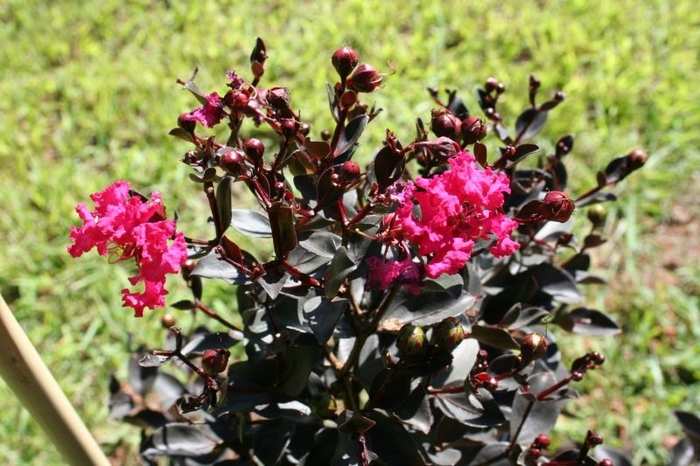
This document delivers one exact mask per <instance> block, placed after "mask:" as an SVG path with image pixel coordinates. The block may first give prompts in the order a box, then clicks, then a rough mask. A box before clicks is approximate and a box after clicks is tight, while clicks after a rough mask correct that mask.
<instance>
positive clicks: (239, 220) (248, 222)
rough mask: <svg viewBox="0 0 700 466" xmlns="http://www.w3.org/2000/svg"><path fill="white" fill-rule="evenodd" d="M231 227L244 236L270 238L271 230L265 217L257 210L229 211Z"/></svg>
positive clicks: (268, 220)
mask: <svg viewBox="0 0 700 466" xmlns="http://www.w3.org/2000/svg"><path fill="white" fill-rule="evenodd" d="M230 218H231V226H232V227H233V228H235V229H236V230H238V231H240V232H241V233H243V234H244V235H248V236H253V237H255V238H272V228H270V219H269V218H268V217H267V215H265V214H263V213H261V212H258V211H257V210H243V209H233V210H231V215H230Z"/></svg>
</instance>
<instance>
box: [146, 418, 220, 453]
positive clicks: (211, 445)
mask: <svg viewBox="0 0 700 466" xmlns="http://www.w3.org/2000/svg"><path fill="white" fill-rule="evenodd" d="M151 442H152V445H151V447H150V448H147V449H145V450H144V451H142V454H144V455H168V456H180V455H182V456H188V457H192V456H200V455H206V454H207V453H211V452H212V451H213V450H214V449H215V448H216V447H217V446H219V445H221V444H222V443H224V439H223V438H221V436H220V434H219V433H218V432H216V431H215V430H214V429H213V428H212V426H211V425H209V424H189V423H188V424H185V423H170V424H167V425H165V426H163V427H161V428H159V429H156V431H155V432H153V435H152V437H151Z"/></svg>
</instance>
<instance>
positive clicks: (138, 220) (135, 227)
mask: <svg viewBox="0 0 700 466" xmlns="http://www.w3.org/2000/svg"><path fill="white" fill-rule="evenodd" d="M90 198H91V199H92V200H93V202H94V204H95V210H94V212H90V211H89V210H88V208H87V206H86V205H85V204H79V205H78V206H77V207H76V208H75V210H76V211H77V212H78V215H79V216H80V218H81V219H82V220H83V225H82V226H81V227H80V228H78V227H71V233H70V238H71V240H72V242H73V244H71V245H69V246H68V252H69V253H70V255H71V256H73V257H79V256H81V255H82V254H83V253H85V252H87V251H89V250H91V249H92V248H96V249H97V252H98V253H99V254H100V255H103V256H107V255H109V256H110V257H111V258H112V259H113V260H115V261H120V260H126V259H131V258H134V260H135V261H136V265H137V267H138V270H139V273H138V275H136V276H135V277H130V278H129V282H130V283H131V284H132V285H136V284H137V283H139V282H143V284H144V291H143V292H132V291H130V290H128V289H124V290H122V294H123V302H124V306H129V307H133V308H134V313H135V315H136V317H141V316H142V315H143V310H144V308H150V309H153V308H157V307H164V306H165V298H164V297H165V295H166V294H167V293H168V292H167V291H166V290H165V275H166V274H169V273H178V272H179V271H180V266H181V265H182V264H183V263H184V262H185V260H186V259H187V245H186V244H185V238H184V236H183V235H182V233H176V232H175V222H174V221H173V220H166V218H165V207H164V206H163V203H162V201H161V196H160V194H159V193H153V194H152V195H151V197H150V199H148V200H147V201H145V202H144V201H143V200H142V198H141V197H140V196H138V195H132V194H131V193H130V192H129V183H127V182H126V181H117V182H116V183H114V184H112V185H111V186H109V187H107V188H106V189H105V190H104V191H101V192H99V193H95V194H92V195H91V196H90Z"/></svg>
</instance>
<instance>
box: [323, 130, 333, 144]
mask: <svg viewBox="0 0 700 466" xmlns="http://www.w3.org/2000/svg"><path fill="white" fill-rule="evenodd" d="M321 139H322V140H323V141H326V142H328V141H330V140H331V132H330V131H328V130H327V129H324V130H323V131H321Z"/></svg>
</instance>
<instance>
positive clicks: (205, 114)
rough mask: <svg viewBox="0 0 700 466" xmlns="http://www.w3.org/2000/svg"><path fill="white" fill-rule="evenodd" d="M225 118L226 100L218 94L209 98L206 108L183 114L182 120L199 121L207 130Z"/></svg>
mask: <svg viewBox="0 0 700 466" xmlns="http://www.w3.org/2000/svg"><path fill="white" fill-rule="evenodd" d="M223 116H224V100H223V99H222V98H221V97H220V96H219V94H217V93H216V92H212V93H211V94H209V96H208V97H207V102H206V103H205V104H204V106H202V107H199V108H196V109H194V110H192V111H191V112H190V113H185V114H183V115H182V116H181V117H180V118H182V119H183V120H186V121H198V122H200V123H201V124H203V125H204V126H206V127H207V128H211V127H212V126H214V125H216V124H217V123H219V122H220V121H221V119H222V118H223Z"/></svg>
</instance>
